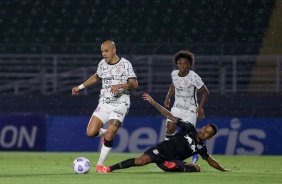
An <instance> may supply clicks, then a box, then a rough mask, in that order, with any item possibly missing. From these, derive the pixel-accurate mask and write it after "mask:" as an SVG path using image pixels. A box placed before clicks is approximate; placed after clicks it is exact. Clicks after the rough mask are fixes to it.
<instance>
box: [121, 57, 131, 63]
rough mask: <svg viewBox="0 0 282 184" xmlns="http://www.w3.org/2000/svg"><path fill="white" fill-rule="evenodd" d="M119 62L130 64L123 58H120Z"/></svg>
mask: <svg viewBox="0 0 282 184" xmlns="http://www.w3.org/2000/svg"><path fill="white" fill-rule="evenodd" d="M120 62H122V63H131V62H130V61H129V60H128V59H125V58H124V57H121V58H120Z"/></svg>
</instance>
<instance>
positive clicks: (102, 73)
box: [96, 58, 136, 105]
mask: <svg viewBox="0 0 282 184" xmlns="http://www.w3.org/2000/svg"><path fill="white" fill-rule="evenodd" d="M96 74H97V75H98V76H99V77H100V78H101V79H102V89H101V91H100V99H99V102H102V103H103V102H104V103H107V104H112V105H117V104H119V103H121V99H122V101H123V102H124V101H129V94H130V92H129V91H128V90H124V89H123V88H120V89H119V90H118V91H117V92H116V93H114V94H113V93H111V92H110V89H111V87H112V86H113V85H117V84H126V83H127V82H128V79H130V78H136V75H135V73H134V71H133V68H132V65H131V63H130V62H129V61H128V60H126V59H124V58H120V60H119V61H118V62H117V63H115V64H108V63H107V62H106V61H105V59H102V60H101V61H100V63H99V64H98V68H97V71H96ZM128 105H129V104H128Z"/></svg>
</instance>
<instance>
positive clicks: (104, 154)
mask: <svg viewBox="0 0 282 184" xmlns="http://www.w3.org/2000/svg"><path fill="white" fill-rule="evenodd" d="M111 149H112V147H110V148H109V147H107V146H104V145H103V146H102V149H101V153H100V157H99V160H98V163H97V165H104V161H105V160H106V158H107V156H108V154H109V153H110V151H111Z"/></svg>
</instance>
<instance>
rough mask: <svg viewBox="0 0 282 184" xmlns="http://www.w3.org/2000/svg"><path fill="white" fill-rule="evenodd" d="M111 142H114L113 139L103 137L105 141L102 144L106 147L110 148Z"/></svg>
mask: <svg viewBox="0 0 282 184" xmlns="http://www.w3.org/2000/svg"><path fill="white" fill-rule="evenodd" d="M113 144H114V141H113V140H112V141H108V140H107V139H105V142H104V146H106V147H108V148H111V147H113Z"/></svg>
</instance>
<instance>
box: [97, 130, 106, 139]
mask: <svg viewBox="0 0 282 184" xmlns="http://www.w3.org/2000/svg"><path fill="white" fill-rule="evenodd" d="M106 132H107V129H104V128H100V130H99V134H98V136H97V137H101V136H103V135H105V133H106Z"/></svg>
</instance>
